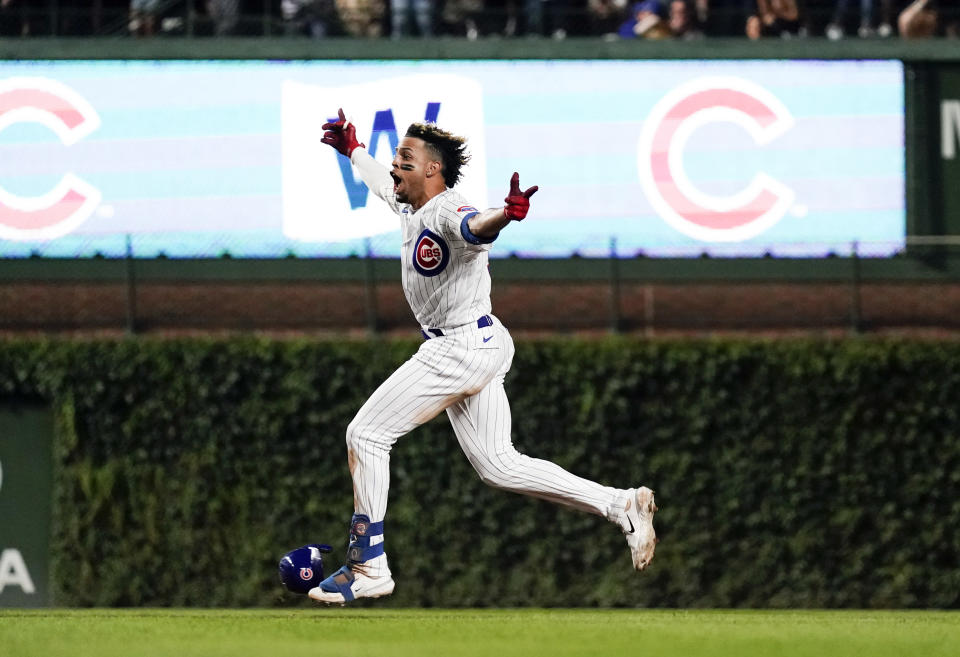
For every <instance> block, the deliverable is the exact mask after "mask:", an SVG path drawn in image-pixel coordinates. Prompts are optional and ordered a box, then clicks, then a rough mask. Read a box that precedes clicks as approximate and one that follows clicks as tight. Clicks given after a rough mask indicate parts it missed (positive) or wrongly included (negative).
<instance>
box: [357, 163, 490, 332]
mask: <svg viewBox="0 0 960 657" xmlns="http://www.w3.org/2000/svg"><path fill="white" fill-rule="evenodd" d="M372 190H373V192H374V193H375V194H376V195H377V196H379V197H380V198H382V199H383V200H384V201H386V202H387V204H388V205H389V206H390V208H391V209H392V210H393V211H394V212H396V213H397V214H398V215H400V220H401V224H402V229H403V249H402V259H403V292H404V294H405V295H406V297H407V303H409V304H410V309H411V310H412V311H413V314H414V316H415V317H416V318H417V321H418V322H420V325H421V326H422V327H423V328H450V327H454V326H461V325H463V324H467V323H470V322H475V321H476V320H477V319H478V318H479V317H482V316H484V315H488V314H490V312H491V307H490V272H489V271H488V269H487V264H488V259H487V251H489V250H490V246H491V244H492V242H493V240H481V239H478V238H476V237H475V236H474V235H472V234H471V233H470V231H469V229H468V228H467V226H466V221H467V219H469V218H470V217H472V216H473V215H475V214H477V212H478V210H477V209H476V208H474V207H473V206H471V205H470V204H468V203H467V201H466V199H464V198H463V197H462V196H460V194H458V193H457V192H456V191H454V190H453V189H449V188H448V189H447V190H446V191H444V192H442V193H441V194H438V195H437V196H434V197H433V198H432V199H430V200H429V201H427V203H426V204H425V205H424V206H423V207H422V208H420V209H419V210H418V211H416V212H414V211H413V209H412V208H411V207H410V205H409V204H407V203H400V202H399V201H397V197H396V196H395V195H394V193H393V180H392V179H390V182H389V183H384V184H380V185H375V186H374V187H372Z"/></svg>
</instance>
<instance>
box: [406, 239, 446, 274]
mask: <svg viewBox="0 0 960 657" xmlns="http://www.w3.org/2000/svg"><path fill="white" fill-rule="evenodd" d="M449 262H450V248H449V247H448V246H447V243H446V242H444V241H443V238H442V237H440V236H439V235H437V234H436V233H434V232H433V231H431V230H430V229H424V231H423V232H422V233H420V237H418V238H417V241H416V244H415V245H414V247H413V268H414V269H416V270H417V272H418V273H419V274H421V275H422V276H436V275H437V274H439V273H440V272H442V271H443V270H444V269H446V268H447V263H449Z"/></svg>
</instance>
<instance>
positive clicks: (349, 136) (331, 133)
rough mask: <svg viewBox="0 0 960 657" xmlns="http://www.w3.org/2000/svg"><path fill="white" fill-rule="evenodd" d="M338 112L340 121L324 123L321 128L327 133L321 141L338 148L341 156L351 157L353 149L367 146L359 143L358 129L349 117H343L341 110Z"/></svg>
mask: <svg viewBox="0 0 960 657" xmlns="http://www.w3.org/2000/svg"><path fill="white" fill-rule="evenodd" d="M337 112H338V113H339V114H340V119H339V120H338V121H336V122H333V123H324V124H323V125H322V126H321V127H322V128H323V129H324V130H326V132H324V133H323V139H321V140H320V141H322V142H323V143H324V144H330V145H331V146H333V147H334V148H336V149H337V151H338V152H339V153H340V154H341V155H346V156H347V157H350V155H351V154H352V153H353V149H355V148H357V147H358V146H359V147H361V148H365V146H364V145H363V144H361V143H360V142H359V141H357V128H356V127H355V126H354V125H353V124H352V123H350V122H349V121H347V117H345V116H344V115H343V110H342V109H339V110H337Z"/></svg>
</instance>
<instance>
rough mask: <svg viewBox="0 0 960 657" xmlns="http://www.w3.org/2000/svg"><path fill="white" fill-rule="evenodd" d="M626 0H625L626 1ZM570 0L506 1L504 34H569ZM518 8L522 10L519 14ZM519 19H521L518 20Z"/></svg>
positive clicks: (555, 36)
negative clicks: (568, 14)
mask: <svg viewBox="0 0 960 657" xmlns="http://www.w3.org/2000/svg"><path fill="white" fill-rule="evenodd" d="M625 1H626V0H624V2H625ZM569 8H570V0H515V1H510V2H507V3H506V10H507V22H506V25H505V27H504V29H503V34H504V36H516V35H518V34H522V35H526V36H543V35H544V34H547V33H549V34H550V35H552V36H553V38H555V39H564V38H566V36H567V13H568V11H569ZM518 10H519V11H520V12H521V13H520V15H519V16H518V15H517V12H518ZM518 19H519V20H518Z"/></svg>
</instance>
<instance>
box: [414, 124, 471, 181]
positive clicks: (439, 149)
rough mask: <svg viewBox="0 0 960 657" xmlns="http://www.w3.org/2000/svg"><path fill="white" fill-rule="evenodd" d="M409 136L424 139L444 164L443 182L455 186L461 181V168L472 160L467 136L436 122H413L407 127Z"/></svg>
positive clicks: (432, 152) (442, 170)
mask: <svg viewBox="0 0 960 657" xmlns="http://www.w3.org/2000/svg"><path fill="white" fill-rule="evenodd" d="M407 137H415V138H417V139H422V140H423V141H424V143H426V145H427V148H428V149H429V150H430V151H431V155H432V156H433V157H435V158H437V160H439V161H440V163H441V164H442V169H441V172H442V173H443V182H444V183H445V184H446V186H447V187H453V186H454V185H456V184H457V183H458V182H460V176H461V171H460V169H462V168H463V166H464V165H465V164H466V163H467V162H469V161H470V153H468V152H467V138H466V137H458V136H457V135H454V134H451V133H449V132H447V131H446V130H441V129H440V128H438V127H437V125H436V124H435V123H413V124H411V125H410V127H409V128H407Z"/></svg>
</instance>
